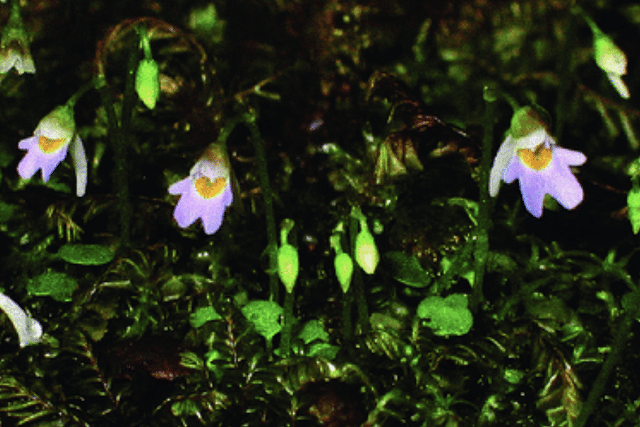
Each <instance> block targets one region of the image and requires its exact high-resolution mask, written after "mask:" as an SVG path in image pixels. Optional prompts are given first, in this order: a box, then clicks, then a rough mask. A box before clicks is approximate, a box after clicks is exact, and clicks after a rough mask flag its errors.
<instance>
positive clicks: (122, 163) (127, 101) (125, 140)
mask: <svg viewBox="0 0 640 427" xmlns="http://www.w3.org/2000/svg"><path fill="white" fill-rule="evenodd" d="M130 49H131V52H130V53H129V62H128V64H127V75H126V80H125V87H124V95H123V101H122V113H121V116H120V130H119V132H118V134H119V135H118V136H119V137H118V138H117V140H115V141H112V142H114V144H113V148H114V160H115V168H114V171H113V174H114V184H115V188H116V193H117V194H118V202H119V203H118V207H119V209H120V241H121V244H122V246H123V247H125V248H126V247H128V246H129V244H130V241H131V198H130V195H129V166H128V158H127V157H128V156H127V155H128V151H129V146H130V141H131V135H130V129H131V118H132V116H133V107H134V105H135V103H136V101H137V99H138V98H137V95H136V93H135V73H136V68H137V65H138V50H139V47H138V43H133V44H132V46H131V47H130Z"/></svg>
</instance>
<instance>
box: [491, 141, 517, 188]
mask: <svg viewBox="0 0 640 427" xmlns="http://www.w3.org/2000/svg"><path fill="white" fill-rule="evenodd" d="M515 153H516V150H515V147H514V145H513V138H511V135H509V136H507V138H506V139H505V140H504V142H503V143H502V145H500V148H499V149H498V154H496V157H495V159H494V160H493V166H492V167H491V174H490V175H489V195H491V197H496V196H497V195H498V191H499V190H500V181H502V174H503V173H504V170H505V169H506V168H507V166H508V165H509V162H510V161H511V158H512V157H513V156H514V155H515Z"/></svg>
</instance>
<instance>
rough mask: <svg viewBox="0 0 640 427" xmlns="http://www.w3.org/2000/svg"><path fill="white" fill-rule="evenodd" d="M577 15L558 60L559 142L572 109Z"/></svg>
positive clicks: (557, 125) (557, 128) (556, 134)
mask: <svg viewBox="0 0 640 427" xmlns="http://www.w3.org/2000/svg"><path fill="white" fill-rule="evenodd" d="M576 20H577V19H576V17H575V15H572V16H571V17H570V18H569V23H568V24H567V26H566V28H565V31H564V34H565V40H564V43H563V45H562V50H561V52H562V55H561V56H560V59H559V60H558V76H559V77H560V82H559V84H558V101H557V102H556V111H555V113H556V129H555V137H556V140H557V141H558V142H562V138H563V133H564V125H565V122H566V121H567V112H568V111H569V110H570V105H569V104H570V103H571V100H572V98H573V97H572V96H571V95H570V92H571V88H572V86H571V80H572V79H573V76H572V64H571V60H572V57H573V55H572V53H573V49H574V48H575V46H576Z"/></svg>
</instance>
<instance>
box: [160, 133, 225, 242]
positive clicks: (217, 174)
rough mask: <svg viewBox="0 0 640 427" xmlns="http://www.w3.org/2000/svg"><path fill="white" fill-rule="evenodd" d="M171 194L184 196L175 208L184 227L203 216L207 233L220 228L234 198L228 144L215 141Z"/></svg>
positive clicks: (174, 213) (176, 216)
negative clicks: (226, 147) (226, 145)
mask: <svg viewBox="0 0 640 427" xmlns="http://www.w3.org/2000/svg"><path fill="white" fill-rule="evenodd" d="M169 194H174V195H178V194H179V195H181V196H182V197H180V201H178V204H177V205H176V208H175V210H174V212H173V217H174V218H175V219H176V221H177V222H178V225H179V226H180V227H182V228H186V227H189V226H190V225H191V224H193V223H194V222H195V221H196V220H197V219H198V218H202V224H203V225H204V232H205V233H207V234H213V233H215V232H216V231H218V229H219V228H220V225H222V219H223V217H224V212H225V210H226V208H227V206H229V205H231V203H232V202H233V193H232V191H231V184H230V169H229V159H228V157H227V155H226V152H225V148H224V147H221V146H219V145H217V146H216V145H212V146H211V147H210V148H209V149H208V150H207V151H206V152H205V155H204V156H203V157H202V158H201V159H200V160H198V162H197V163H196V164H195V165H194V166H193V168H191V171H190V172H189V176H188V177H187V178H185V179H183V180H181V181H178V182H176V183H175V184H173V185H172V186H171V187H169Z"/></svg>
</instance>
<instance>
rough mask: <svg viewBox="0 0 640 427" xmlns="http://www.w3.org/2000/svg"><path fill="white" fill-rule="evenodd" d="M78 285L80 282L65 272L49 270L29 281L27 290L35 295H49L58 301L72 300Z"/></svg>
mask: <svg viewBox="0 0 640 427" xmlns="http://www.w3.org/2000/svg"><path fill="white" fill-rule="evenodd" d="M77 287H78V282H76V280H75V279H74V278H73V277H71V276H67V275H66V274H64V273H58V272H55V271H48V272H46V273H44V274H41V275H39V276H37V277H34V278H33V279H31V280H29V282H28V283H27V291H28V292H29V293H30V294H31V295H35V296H49V297H51V298H53V299H54V300H56V301H60V302H68V301H71V295H72V294H73V291H74V290H75V289H76V288H77Z"/></svg>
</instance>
